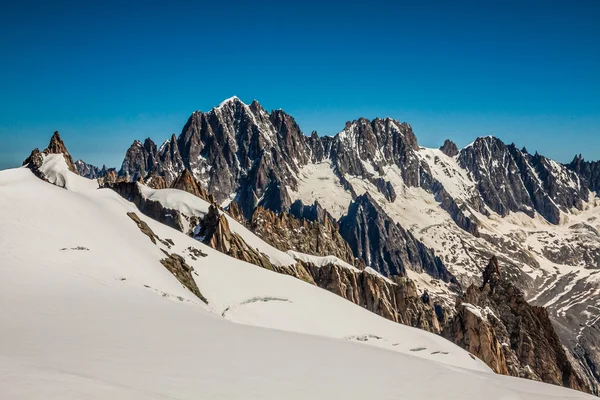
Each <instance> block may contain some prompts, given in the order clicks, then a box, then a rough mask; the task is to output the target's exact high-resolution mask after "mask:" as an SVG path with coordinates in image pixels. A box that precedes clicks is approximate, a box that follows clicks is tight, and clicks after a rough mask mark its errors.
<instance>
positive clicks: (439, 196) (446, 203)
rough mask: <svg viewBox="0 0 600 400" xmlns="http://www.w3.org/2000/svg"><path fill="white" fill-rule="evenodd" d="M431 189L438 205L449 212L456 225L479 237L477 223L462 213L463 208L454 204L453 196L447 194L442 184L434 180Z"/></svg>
mask: <svg viewBox="0 0 600 400" xmlns="http://www.w3.org/2000/svg"><path fill="white" fill-rule="evenodd" d="M432 190H433V193H434V194H435V199H436V200H437V201H439V203H440V207H442V209H444V210H445V211H447V212H448V214H450V216H451V217H452V220H453V221H454V222H455V223H456V225H458V226H459V227H460V228H461V229H463V230H465V231H467V232H469V233H470V234H471V235H473V236H475V237H479V228H478V226H477V223H476V222H475V221H473V220H472V219H471V218H469V217H467V216H466V215H465V214H464V212H463V210H462V209H461V208H460V207H459V205H458V204H456V201H455V200H454V198H452V196H450V194H448V192H447V191H446V189H444V187H443V186H442V184H441V183H440V182H438V181H434V183H433V186H432Z"/></svg>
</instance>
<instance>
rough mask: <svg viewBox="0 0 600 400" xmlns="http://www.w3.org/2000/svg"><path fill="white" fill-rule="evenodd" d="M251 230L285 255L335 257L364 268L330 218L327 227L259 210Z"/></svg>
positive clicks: (315, 222) (259, 208) (260, 208)
mask: <svg viewBox="0 0 600 400" xmlns="http://www.w3.org/2000/svg"><path fill="white" fill-rule="evenodd" d="M248 227H249V228H250V229H251V230H252V231H253V232H254V233H255V234H256V235H258V236H260V237H261V238H262V239H263V240H264V241H266V242H267V243H269V244H270V245H271V246H273V247H275V248H278V249H279V250H282V251H288V250H294V251H298V252H300V253H306V254H313V255H317V256H335V257H337V258H339V259H340V260H343V261H346V262H347V263H349V264H351V265H356V266H360V265H362V263H361V262H360V261H359V260H355V258H354V255H353V254H352V249H351V248H350V246H349V245H348V243H347V242H346V241H345V240H344V238H343V237H342V236H341V235H340V234H339V232H338V230H337V224H336V223H335V222H334V221H332V220H330V219H329V217H328V216H324V217H323V223H320V222H318V221H309V220H306V219H297V218H295V217H293V216H292V215H290V214H286V213H280V214H279V215H277V214H275V213H274V212H273V211H270V210H267V209H265V208H262V207H257V208H256V210H255V211H254V214H252V219H251V220H250V222H249V223H248Z"/></svg>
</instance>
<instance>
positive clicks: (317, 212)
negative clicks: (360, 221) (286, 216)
mask: <svg viewBox="0 0 600 400" xmlns="http://www.w3.org/2000/svg"><path fill="white" fill-rule="evenodd" d="M290 214H291V215H293V216H295V217H296V218H298V219H306V220H308V221H316V222H320V223H321V224H324V223H325V220H326V219H327V220H328V221H329V222H330V223H335V222H334V221H335V219H334V218H333V217H332V216H331V214H329V213H328V212H327V210H325V209H324V208H323V207H321V205H320V204H319V202H318V201H316V200H315V202H314V203H313V204H312V205H310V206H307V205H304V204H303V203H302V201H301V200H296V201H295V202H293V203H292V205H291V206H290ZM335 224H336V226H337V223H335Z"/></svg>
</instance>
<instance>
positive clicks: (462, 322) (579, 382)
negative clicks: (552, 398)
mask: <svg viewBox="0 0 600 400" xmlns="http://www.w3.org/2000/svg"><path fill="white" fill-rule="evenodd" d="M456 307H457V310H458V312H457V314H456V316H455V317H454V318H453V319H452V320H451V321H450V322H449V323H448V325H447V326H446V327H445V329H444V332H443V335H444V336H445V337H447V338H448V339H449V340H452V341H454V342H455V343H457V344H459V345H461V346H463V347H464V348H466V349H467V350H469V351H471V352H472V353H473V354H475V355H477V356H478V357H480V358H481V359H482V360H484V361H485V362H486V363H487V364H488V365H490V366H491V367H492V368H493V369H494V370H495V371H496V372H499V373H507V372H508V374H510V375H513V376H520V377H523V378H529V379H534V380H540V381H543V382H546V383H551V384H555V385H560V386H566V387H570V388H573V389H576V390H580V391H585V392H590V391H591V390H590V388H589V387H588V386H587V384H586V383H585V381H584V380H583V379H582V378H581V377H580V376H579V375H578V373H577V372H576V370H575V368H574V367H573V365H572V364H571V361H570V358H569V356H568V354H567V353H566V351H565V349H564V347H563V345H562V343H561V342H560V340H559V338H558V335H557V334H556V332H555V330H554V327H553V326H552V322H551V321H550V318H549V316H548V312H547V311H546V309H545V308H543V307H536V306H532V305H530V304H529V303H528V302H527V301H526V300H525V296H524V295H523V292H522V291H521V290H520V289H518V288H517V287H516V286H515V285H513V284H512V283H510V282H509V281H507V280H506V279H504V278H503V276H502V274H501V270H500V265H499V263H498V260H497V259H496V258H495V257H492V259H491V260H490V262H489V264H488V266H487V267H486V268H485V270H484V272H483V284H482V286H481V287H476V286H475V285H471V286H470V287H469V288H468V289H467V291H466V292H465V293H464V294H462V295H461V296H460V297H459V298H458V300H457V305H456ZM500 349H501V351H500Z"/></svg>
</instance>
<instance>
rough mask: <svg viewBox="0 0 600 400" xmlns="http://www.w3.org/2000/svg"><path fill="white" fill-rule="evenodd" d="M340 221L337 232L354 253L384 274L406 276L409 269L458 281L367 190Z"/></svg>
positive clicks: (450, 280)
mask: <svg viewBox="0 0 600 400" xmlns="http://www.w3.org/2000/svg"><path fill="white" fill-rule="evenodd" d="M339 224H340V234H341V235H342V237H343V238H344V239H346V241H347V242H348V244H349V245H350V248H351V249H352V250H353V252H354V256H355V257H356V258H360V259H362V260H364V261H365V263H366V265H367V266H370V267H372V268H373V269H375V270H376V271H378V272H380V273H382V274H383V275H385V276H388V277H389V276H394V275H402V276H405V275H406V270H407V269H411V270H413V271H416V272H427V273H428V274H429V275H431V276H432V277H434V278H437V279H441V280H443V281H445V282H453V283H457V282H456V279H455V278H454V276H453V275H452V274H451V273H450V271H448V269H447V268H446V266H445V265H444V263H443V262H442V260H441V259H440V258H439V257H437V256H436V255H435V254H434V253H433V251H432V250H431V249H429V248H427V247H426V246H425V245H424V244H423V243H421V242H420V241H418V240H417V239H416V238H415V237H414V236H413V235H412V234H411V233H410V232H409V231H407V230H405V229H404V228H402V227H401V226H400V224H396V223H394V221H393V220H392V219H391V218H390V217H389V216H388V215H387V214H386V213H385V211H384V210H383V209H382V208H381V207H380V206H379V205H378V204H377V202H376V201H375V200H374V199H373V198H372V197H371V195H370V194H368V193H366V194H364V195H362V196H358V197H357V198H356V199H355V201H354V202H353V203H352V204H351V205H350V208H349V209H348V214H347V215H345V216H344V217H342V218H341V219H340V221H339Z"/></svg>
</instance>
